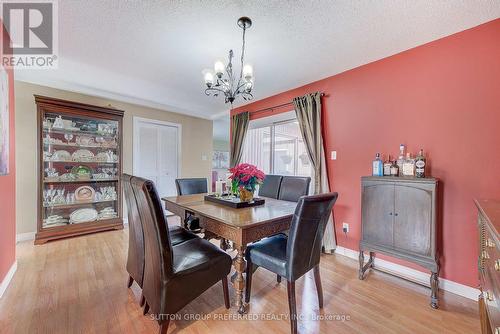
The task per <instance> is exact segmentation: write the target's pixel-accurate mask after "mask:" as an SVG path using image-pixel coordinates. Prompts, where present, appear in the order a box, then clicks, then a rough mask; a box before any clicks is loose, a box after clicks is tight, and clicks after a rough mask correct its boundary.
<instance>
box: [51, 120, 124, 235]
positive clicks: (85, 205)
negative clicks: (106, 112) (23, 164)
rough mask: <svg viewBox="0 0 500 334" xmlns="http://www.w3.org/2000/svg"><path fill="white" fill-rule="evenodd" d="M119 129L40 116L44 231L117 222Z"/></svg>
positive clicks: (114, 125) (116, 125)
mask: <svg viewBox="0 0 500 334" xmlns="http://www.w3.org/2000/svg"><path fill="white" fill-rule="evenodd" d="M119 131H120V127H119V123H118V121H116V120H108V119H100V118H90V117H86V116H80V115H78V116H75V115H72V114H61V113H51V112H45V113H44V117H43V125H42V148H43V150H42V151H43V157H42V166H43V167H42V169H43V170H42V172H43V177H42V194H41V195H42V201H43V203H42V228H43V229H47V228H54V227H57V226H65V225H68V224H80V223H89V222H96V221H109V222H112V221H116V219H118V218H119V216H120V214H119V211H120V203H119V199H120V196H119V192H120V189H119V182H118V180H119V174H120V170H121V169H120V162H121V157H120V155H121V152H120V149H119V148H120V145H119V142H118V141H119V138H120V137H119V136H120V134H119Z"/></svg>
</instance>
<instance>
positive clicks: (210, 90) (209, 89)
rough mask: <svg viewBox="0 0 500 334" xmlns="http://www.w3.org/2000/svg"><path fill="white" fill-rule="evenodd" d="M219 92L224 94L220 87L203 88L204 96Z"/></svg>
mask: <svg viewBox="0 0 500 334" xmlns="http://www.w3.org/2000/svg"><path fill="white" fill-rule="evenodd" d="M219 93H222V94H224V95H226V92H225V91H224V90H222V89H219V88H215V87H208V88H207V89H205V95H206V96H210V94H219Z"/></svg>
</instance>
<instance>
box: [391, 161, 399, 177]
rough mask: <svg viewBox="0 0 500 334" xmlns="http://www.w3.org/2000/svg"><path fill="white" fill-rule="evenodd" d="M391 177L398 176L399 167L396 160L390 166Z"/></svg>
mask: <svg viewBox="0 0 500 334" xmlns="http://www.w3.org/2000/svg"><path fill="white" fill-rule="evenodd" d="M391 176H399V166H398V163H397V162H396V160H394V161H393V163H392V165H391Z"/></svg>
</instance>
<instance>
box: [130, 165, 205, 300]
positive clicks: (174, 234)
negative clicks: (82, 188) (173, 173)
mask: <svg viewBox="0 0 500 334" xmlns="http://www.w3.org/2000/svg"><path fill="white" fill-rule="evenodd" d="M133 178H134V176H132V175H129V174H123V176H122V181H123V189H124V193H125V201H126V203H127V212H128V226H129V241H128V255H127V271H128V273H129V278H128V284H127V287H129V288H130V287H131V286H132V284H133V283H134V281H135V282H136V283H137V285H139V287H140V288H141V289H142V283H143V278H144V232H143V227H142V221H141V217H140V215H139V208H138V207H137V200H136V197H135V193H134V191H133V189H132V184H131V180H132V179H133ZM168 228H169V233H170V237H171V242H172V245H178V244H180V243H182V242H184V241H187V240H191V239H194V238H198V236H196V235H195V234H193V233H191V232H189V231H187V230H186V229H184V228H182V227H180V226H169V227H168ZM143 304H144V298H143V297H141V302H140V305H141V306H142V305H143Z"/></svg>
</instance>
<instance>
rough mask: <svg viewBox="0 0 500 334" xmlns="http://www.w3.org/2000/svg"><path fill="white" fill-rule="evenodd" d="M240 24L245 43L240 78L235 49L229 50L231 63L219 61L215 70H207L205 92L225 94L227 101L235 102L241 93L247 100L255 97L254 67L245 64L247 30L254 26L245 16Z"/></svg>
mask: <svg viewBox="0 0 500 334" xmlns="http://www.w3.org/2000/svg"><path fill="white" fill-rule="evenodd" d="M238 26H239V27H240V28H241V29H243V45H242V47H241V67H240V75H239V78H236V77H235V75H234V73H233V63H232V61H233V57H234V54H233V50H229V63H228V64H227V65H224V63H223V62H221V61H217V62H215V64H214V70H213V71H212V70H205V71H204V76H205V84H206V85H207V88H206V89H205V94H206V95H207V96H210V95H213V96H219V95H222V94H224V97H225V103H228V102H229V103H231V105H232V104H233V101H234V100H235V99H236V97H238V96H239V95H241V97H243V99H244V100H245V101H248V100H251V99H252V98H253V95H252V88H253V81H254V80H253V68H252V66H251V65H249V64H246V65H245V64H244V59H245V32H246V30H247V29H248V28H250V27H251V26H252V20H250V18H248V17H246V16H244V17H240V18H239V20H238Z"/></svg>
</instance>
